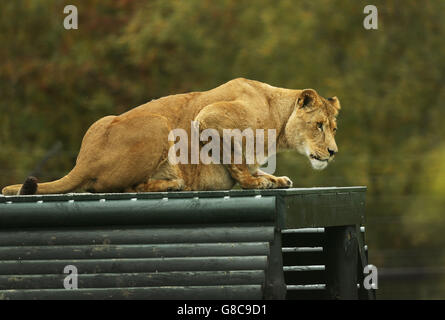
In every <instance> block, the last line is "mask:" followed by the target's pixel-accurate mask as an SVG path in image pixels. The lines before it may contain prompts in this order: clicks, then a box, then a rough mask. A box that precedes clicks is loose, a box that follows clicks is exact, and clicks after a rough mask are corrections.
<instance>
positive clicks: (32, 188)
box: [2, 168, 83, 196]
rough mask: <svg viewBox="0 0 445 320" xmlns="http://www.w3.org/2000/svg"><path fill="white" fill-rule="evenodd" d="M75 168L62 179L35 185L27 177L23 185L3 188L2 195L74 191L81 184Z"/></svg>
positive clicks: (31, 179)
mask: <svg viewBox="0 0 445 320" xmlns="http://www.w3.org/2000/svg"><path fill="white" fill-rule="evenodd" d="M75 169H76V168H74V169H73V170H71V172H70V173H68V174H67V175H66V176H64V177H63V178H61V179H59V180H56V181H52V182H45V183H37V179H36V178H34V177H28V178H27V179H26V181H25V182H24V183H23V184H15V185H11V186H7V187H5V188H3V190H2V193H3V195H5V196H8V195H17V194H51V193H67V192H70V191H74V190H76V189H77V188H79V187H80V186H81V185H82V184H83V179H81V178H80V177H79V176H78V175H77V173H76V170H75Z"/></svg>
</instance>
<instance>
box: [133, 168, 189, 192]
mask: <svg viewBox="0 0 445 320" xmlns="http://www.w3.org/2000/svg"><path fill="white" fill-rule="evenodd" d="M185 189H187V188H186V185H185V182H184V179H183V178H182V172H181V170H180V169H179V167H178V165H176V164H175V165H173V164H171V163H169V162H168V160H167V161H165V162H164V163H163V164H162V165H161V166H160V167H159V169H158V170H157V171H156V172H155V173H154V174H153V176H152V177H150V179H148V181H146V182H145V183H141V184H139V185H137V186H136V187H135V188H134V191H135V192H161V191H182V190H185Z"/></svg>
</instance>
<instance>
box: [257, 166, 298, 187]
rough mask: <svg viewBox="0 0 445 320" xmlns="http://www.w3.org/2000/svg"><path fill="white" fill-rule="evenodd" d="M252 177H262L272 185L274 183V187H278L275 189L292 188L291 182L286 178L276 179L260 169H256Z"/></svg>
mask: <svg viewBox="0 0 445 320" xmlns="http://www.w3.org/2000/svg"><path fill="white" fill-rule="evenodd" d="M253 175H254V176H255V177H264V178H266V179H268V180H270V181H271V182H272V183H274V184H275V185H277V186H278V187H277V188H290V187H292V184H293V183H292V180H291V179H289V178H288V177H286V176H283V177H276V176H274V175H271V174H268V173H266V172H263V171H261V170H260V169H257V171H256V172H255V173H254V174H253Z"/></svg>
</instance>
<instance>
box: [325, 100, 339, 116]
mask: <svg viewBox="0 0 445 320" xmlns="http://www.w3.org/2000/svg"><path fill="white" fill-rule="evenodd" d="M328 100H329V102H330V103H331V104H332V106H333V107H334V108H335V112H336V114H338V112H339V111H340V109H341V106H340V100H338V98H337V97H331V98H328Z"/></svg>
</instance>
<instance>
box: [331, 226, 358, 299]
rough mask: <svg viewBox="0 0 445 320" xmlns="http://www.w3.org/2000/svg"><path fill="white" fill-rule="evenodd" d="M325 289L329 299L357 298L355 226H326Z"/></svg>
mask: <svg viewBox="0 0 445 320" xmlns="http://www.w3.org/2000/svg"><path fill="white" fill-rule="evenodd" d="M325 249H326V272H327V291H328V294H329V296H330V298H331V299H336V300H337V299H339V300H343V299H348V300H351V299H358V290H357V263H358V241H357V233H356V228H355V226H343V227H329V228H326V247H325Z"/></svg>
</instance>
